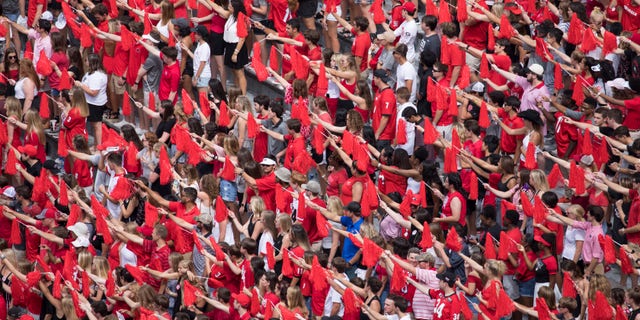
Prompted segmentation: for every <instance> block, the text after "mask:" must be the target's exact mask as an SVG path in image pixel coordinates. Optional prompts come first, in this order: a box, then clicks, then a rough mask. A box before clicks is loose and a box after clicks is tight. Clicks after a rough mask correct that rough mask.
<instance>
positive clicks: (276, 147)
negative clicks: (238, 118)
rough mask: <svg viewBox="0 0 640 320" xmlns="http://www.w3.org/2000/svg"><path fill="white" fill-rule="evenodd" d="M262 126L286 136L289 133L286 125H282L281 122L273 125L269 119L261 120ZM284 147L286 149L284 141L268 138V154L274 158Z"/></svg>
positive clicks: (282, 122)
mask: <svg viewBox="0 0 640 320" xmlns="http://www.w3.org/2000/svg"><path fill="white" fill-rule="evenodd" d="M262 125H263V126H264V127H265V128H267V129H269V130H271V131H274V132H277V133H280V134H283V135H286V134H287V133H289V131H288V130H287V124H286V123H284V121H283V120H281V121H280V122H278V123H276V124H273V122H272V121H271V119H267V120H262ZM286 147H287V144H286V143H285V142H284V141H280V140H277V139H274V138H272V137H271V136H269V149H268V150H269V154H271V155H274V156H275V155H277V154H278V153H279V152H281V151H282V150H284V149H285V148H286Z"/></svg>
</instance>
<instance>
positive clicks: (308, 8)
mask: <svg viewBox="0 0 640 320" xmlns="http://www.w3.org/2000/svg"><path fill="white" fill-rule="evenodd" d="M317 11H318V1H317V0H302V1H300V5H299V6H298V11H297V12H296V14H297V15H298V17H301V18H312V17H314V16H315V15H316V12H317Z"/></svg>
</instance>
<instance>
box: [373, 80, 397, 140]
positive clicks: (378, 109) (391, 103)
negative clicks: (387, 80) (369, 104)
mask: <svg viewBox="0 0 640 320" xmlns="http://www.w3.org/2000/svg"><path fill="white" fill-rule="evenodd" d="M396 109H397V106H396V95H395V93H394V92H393V89H391V88H390V87H387V88H385V89H382V91H378V93H377V94H376V98H375V100H374V101H373V115H372V120H373V124H372V126H373V130H374V131H376V132H377V131H378V128H379V127H380V122H381V121H382V116H388V118H389V120H388V122H387V125H386V127H385V128H384V130H383V131H382V133H381V134H380V137H379V138H378V140H393V138H395V135H396V126H395V125H394V124H395V123H396V113H397V112H396Z"/></svg>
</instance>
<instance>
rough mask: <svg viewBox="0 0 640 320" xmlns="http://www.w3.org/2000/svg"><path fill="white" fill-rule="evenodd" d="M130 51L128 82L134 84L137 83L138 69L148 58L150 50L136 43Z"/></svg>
mask: <svg viewBox="0 0 640 320" xmlns="http://www.w3.org/2000/svg"><path fill="white" fill-rule="evenodd" d="M127 52H129V67H128V68H127V83H128V84H129V85H130V86H132V85H134V84H135V83H136V77H137V76H138V70H139V69H140V66H141V65H142V64H143V63H144V61H145V60H147V56H148V55H149V52H148V51H147V50H146V49H145V48H144V47H143V46H142V45H141V44H139V43H136V44H135V45H134V46H133V47H132V48H131V50H129V51H127Z"/></svg>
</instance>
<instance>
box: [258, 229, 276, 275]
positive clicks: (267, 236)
mask: <svg viewBox="0 0 640 320" xmlns="http://www.w3.org/2000/svg"><path fill="white" fill-rule="evenodd" d="M267 243H271V244H272V245H273V236H272V235H271V232H269V231H267V230H265V232H263V233H262V237H260V243H258V253H259V254H261V255H263V256H264V267H265V268H266V269H269V264H268V263H267ZM267 271H270V270H267Z"/></svg>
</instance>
